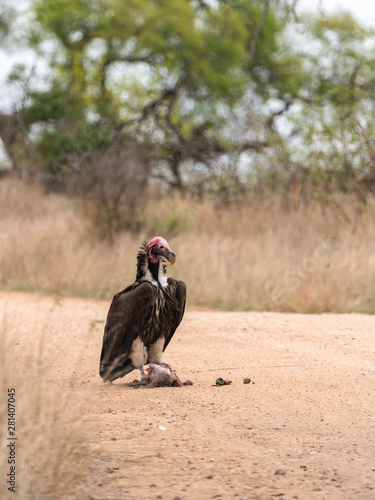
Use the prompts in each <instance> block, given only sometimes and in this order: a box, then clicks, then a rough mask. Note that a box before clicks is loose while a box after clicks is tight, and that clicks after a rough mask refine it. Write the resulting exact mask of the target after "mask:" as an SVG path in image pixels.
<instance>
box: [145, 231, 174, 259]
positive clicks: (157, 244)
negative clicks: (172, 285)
mask: <svg viewBox="0 0 375 500" xmlns="http://www.w3.org/2000/svg"><path fill="white" fill-rule="evenodd" d="M147 256H148V258H149V259H150V261H151V262H153V263H155V262H157V261H158V259H159V257H165V258H166V259H167V260H168V261H169V262H170V263H171V264H174V263H175V262H176V255H175V254H174V253H173V252H172V250H171V249H170V248H169V245H168V242H167V241H166V240H165V239H164V238H162V237H161V236H155V238H152V240H150V241H149V242H148V243H147Z"/></svg>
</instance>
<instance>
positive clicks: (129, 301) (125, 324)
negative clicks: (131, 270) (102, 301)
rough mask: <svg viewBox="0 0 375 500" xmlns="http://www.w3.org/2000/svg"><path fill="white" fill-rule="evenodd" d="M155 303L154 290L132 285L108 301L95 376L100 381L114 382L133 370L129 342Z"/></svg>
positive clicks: (147, 284)
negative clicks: (99, 377)
mask: <svg viewBox="0 0 375 500" xmlns="http://www.w3.org/2000/svg"><path fill="white" fill-rule="evenodd" d="M154 299H155V291H154V287H153V285H152V284H151V283H148V282H135V283H133V284H132V285H130V286H128V287H127V288H125V290H123V291H122V292H119V293H117V294H116V295H115V296H114V297H113V300H112V304H111V307H110V308H109V311H108V315H107V322H106V325H105V328H104V336H103V347H102V352H101V356H100V368H99V373H100V376H101V377H102V378H103V380H104V381H105V380H111V381H112V380H115V379H117V378H120V377H123V376H124V375H126V374H127V373H129V372H131V371H132V370H134V366H133V365H132V363H131V361H130V359H129V353H130V348H131V345H132V343H133V341H134V340H135V339H136V338H137V337H138V336H139V335H140V334H141V333H142V330H143V328H144V325H145V319H146V317H147V316H148V311H149V309H150V308H151V306H152V303H153V301H154Z"/></svg>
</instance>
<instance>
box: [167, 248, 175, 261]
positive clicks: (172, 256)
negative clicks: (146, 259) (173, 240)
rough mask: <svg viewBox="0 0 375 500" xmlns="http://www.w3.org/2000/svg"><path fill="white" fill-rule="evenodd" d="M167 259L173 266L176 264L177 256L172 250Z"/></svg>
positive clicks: (169, 251)
mask: <svg viewBox="0 0 375 500" xmlns="http://www.w3.org/2000/svg"><path fill="white" fill-rule="evenodd" d="M166 258H167V259H168V261H169V262H170V263H171V264H172V265H173V264H174V263H175V262H176V254H175V253H173V252H172V250H170V249H169V250H168V252H167V254H166Z"/></svg>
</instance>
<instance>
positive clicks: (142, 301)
mask: <svg viewBox="0 0 375 500" xmlns="http://www.w3.org/2000/svg"><path fill="white" fill-rule="evenodd" d="M165 259H166V260H167V261H169V262H170V263H171V264H174V263H175V261H176V255H175V254H174V253H173V252H172V250H171V249H170V247H169V245H168V243H167V242H166V240H165V239H164V238H162V237H161V236H156V237H155V238H152V240H151V241H149V242H148V243H147V242H146V241H145V242H143V244H142V245H141V247H140V249H139V252H138V255H137V275H136V279H135V281H134V283H132V284H131V285H129V286H128V287H127V288H125V290H123V291H122V292H119V293H117V294H116V295H115V296H114V297H113V300H112V303H111V306H110V308H109V311H108V315H107V321H106V324H105V328H104V336H103V347H102V351H101V356H100V368H99V373H100V376H101V377H102V379H103V380H104V381H107V380H108V381H110V382H112V381H113V380H116V379H117V378H120V377H123V376H124V375H126V374H127V373H129V372H131V371H132V370H134V369H139V370H140V371H141V376H142V378H141V380H140V382H137V384H136V385H141V384H146V385H147V380H146V378H147V377H145V374H144V369H143V367H144V365H147V364H155V365H163V352H164V351H165V349H166V347H167V346H168V344H169V342H170V341H171V339H172V337H173V335H174V333H175V331H176V329H177V327H178V325H179V324H180V323H181V320H182V317H183V315H184V311H185V301H186V285H185V283H184V282H183V281H178V280H175V279H173V278H167V276H166V264H165ZM164 366H168V365H164Z"/></svg>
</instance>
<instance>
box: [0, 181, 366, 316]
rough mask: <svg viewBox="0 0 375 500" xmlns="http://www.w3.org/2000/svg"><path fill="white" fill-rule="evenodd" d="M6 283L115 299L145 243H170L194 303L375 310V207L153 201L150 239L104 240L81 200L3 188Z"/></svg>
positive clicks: (8, 184) (176, 271)
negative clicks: (79, 203)
mask: <svg viewBox="0 0 375 500" xmlns="http://www.w3.org/2000/svg"><path fill="white" fill-rule="evenodd" d="M0 213H1V220H0V281H1V286H2V287H3V288H7V289H22V290H40V291H44V292H46V293H58V294H71V295H82V296H92V297H96V298H106V299H108V298H110V297H111V296H112V295H113V294H114V293H115V292H117V291H119V290H121V289H122V288H124V287H125V286H126V285H127V284H128V283H129V282H131V281H132V280H133V279H134V276H135V255H136V252H137V249H138V246H139V243H140V241H141V240H142V239H143V238H148V237H152V236H154V235H155V234H161V235H163V236H164V237H165V238H166V239H167V240H168V241H169V243H170V244H171V246H172V248H173V249H174V250H175V251H176V253H177V255H178V261H177V264H176V265H175V266H174V268H173V269H170V270H169V272H170V273H171V274H173V275H174V276H176V277H178V278H181V279H184V280H185V281H186V283H187V286H188V294H189V302H190V303H194V304H205V305H210V306H215V307H221V308H227V309H252V310H264V309H268V310H283V311H301V312H307V311H308V312H320V311H352V310H357V311H364V312H373V311H374V304H375V251H374V250H375V218H374V206H373V205H371V204H370V205H369V206H368V207H366V210H364V211H362V213H361V214H358V212H357V209H356V205H355V203H354V201H353V200H351V199H350V198H346V199H342V200H335V202H331V203H330V204H326V205H325V206H322V205H321V204H318V203H317V202H312V201H311V202H310V203H308V204H305V205H301V206H300V208H299V209H298V210H294V211H286V210H285V209H284V208H283V206H282V200H280V199H279V198H276V197H273V198H268V199H263V200H261V199H259V200H254V201H253V202H252V203H251V204H247V205H241V206H231V207H229V208H226V209H224V208H218V207H217V206H215V204H214V203H213V202H210V201H205V202H203V203H199V204H198V203H193V202H191V201H189V200H186V199H181V198H177V197H176V198H170V199H163V200H159V201H154V200H152V199H149V200H148V202H147V206H145V207H144V210H143V212H142V213H141V214H140V218H141V219H142V220H144V221H146V226H145V234H140V235H133V234H130V233H123V234H121V235H120V236H118V238H117V240H116V242H115V245H114V246H113V247H110V246H108V245H106V244H105V243H103V242H98V241H97V240H96V239H95V238H94V237H93V234H92V231H91V230H90V228H89V225H88V223H87V221H85V220H84V219H83V218H82V216H81V215H80V211H79V210H77V209H76V207H75V206H74V204H73V202H72V201H70V200H66V199H64V198H62V197H58V196H56V195H49V196H46V195H43V194H42V193H41V191H40V190H39V189H38V187H37V186H29V185H28V186H25V185H24V184H22V183H21V182H20V181H16V180H15V179H5V180H3V181H1V182H0Z"/></svg>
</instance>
